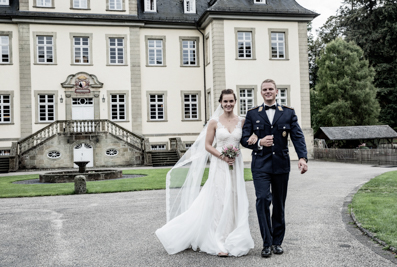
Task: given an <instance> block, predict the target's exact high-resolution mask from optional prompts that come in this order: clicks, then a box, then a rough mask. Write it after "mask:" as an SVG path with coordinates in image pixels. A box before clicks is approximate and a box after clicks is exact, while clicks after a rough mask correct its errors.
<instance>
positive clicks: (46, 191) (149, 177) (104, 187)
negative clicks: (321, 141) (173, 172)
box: [0, 168, 252, 198]
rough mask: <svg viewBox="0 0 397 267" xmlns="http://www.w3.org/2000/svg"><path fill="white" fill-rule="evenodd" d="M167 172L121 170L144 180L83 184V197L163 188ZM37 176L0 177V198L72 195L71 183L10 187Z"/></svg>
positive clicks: (248, 177)
mask: <svg viewBox="0 0 397 267" xmlns="http://www.w3.org/2000/svg"><path fill="white" fill-rule="evenodd" d="M169 170H170V169H157V168H156V169H139V170H124V171H123V174H143V175H146V176H144V177H139V178H127V179H118V180H106V181H97V182H87V191H88V192H87V193H89V194H95V193H115V192H127V191H141V190H157V189H164V188H165V177H166V175H167V172H168V171H169ZM38 178H39V175H35V174H33V175H32V174H31V175H18V176H5V177H0V198H5V197H36V196H56V195H71V194H74V183H58V184H55V183H54V184H13V182H15V181H22V180H31V179H38ZM207 178H208V168H207V169H206V170H205V172H204V179H203V183H204V182H205V181H206V180H207ZM244 178H245V180H246V181H250V180H252V175H251V170H250V169H244Z"/></svg>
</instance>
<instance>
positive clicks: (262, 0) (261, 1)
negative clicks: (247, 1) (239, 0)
mask: <svg viewBox="0 0 397 267" xmlns="http://www.w3.org/2000/svg"><path fill="white" fill-rule="evenodd" d="M254 4H266V0H254Z"/></svg>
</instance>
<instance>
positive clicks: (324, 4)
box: [295, 0, 342, 33]
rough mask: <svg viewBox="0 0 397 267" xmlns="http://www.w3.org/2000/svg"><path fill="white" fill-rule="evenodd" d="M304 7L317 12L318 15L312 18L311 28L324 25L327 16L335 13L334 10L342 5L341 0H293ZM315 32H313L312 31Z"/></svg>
mask: <svg viewBox="0 0 397 267" xmlns="http://www.w3.org/2000/svg"><path fill="white" fill-rule="evenodd" d="M295 1H296V2H298V3H299V4H300V5H301V6H303V7H304V8H307V9H309V10H312V11H314V12H316V13H319V14H320V16H318V17H317V18H315V19H314V20H313V29H314V30H316V29H318V28H320V27H321V26H323V25H324V23H325V22H326V21H327V19H328V17H330V16H333V15H335V14H336V10H337V9H338V8H339V7H340V6H341V5H342V0H295ZM313 33H315V32H313Z"/></svg>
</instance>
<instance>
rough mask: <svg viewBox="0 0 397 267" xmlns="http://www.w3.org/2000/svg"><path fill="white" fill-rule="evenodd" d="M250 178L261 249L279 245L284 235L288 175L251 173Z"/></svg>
mask: <svg viewBox="0 0 397 267" xmlns="http://www.w3.org/2000/svg"><path fill="white" fill-rule="evenodd" d="M252 176H253V180H254V186H255V194H256V212H257V215H258V221H259V227H260V230H261V235H262V239H263V247H270V246H272V245H281V243H282V242H283V239H284V235H285V219H284V206H285V200H286V198H287V188H288V179H289V173H283V174H270V173H263V172H262V173H261V172H252ZM270 204H273V210H272V216H270Z"/></svg>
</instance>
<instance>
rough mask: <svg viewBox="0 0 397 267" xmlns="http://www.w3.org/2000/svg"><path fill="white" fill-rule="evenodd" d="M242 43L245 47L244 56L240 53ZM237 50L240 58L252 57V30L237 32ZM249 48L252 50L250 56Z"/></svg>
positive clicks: (243, 47)
mask: <svg viewBox="0 0 397 267" xmlns="http://www.w3.org/2000/svg"><path fill="white" fill-rule="evenodd" d="M240 35H242V36H240ZM241 37H242V38H241ZM240 44H241V45H242V49H243V55H242V56H241V53H240ZM247 44H248V45H247ZM248 46H249V47H250V48H249V49H248V48H247V47H248ZM237 50H238V51H237V56H238V58H239V59H252V32H250V31H238V32H237ZM248 50H250V53H249V56H248Z"/></svg>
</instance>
